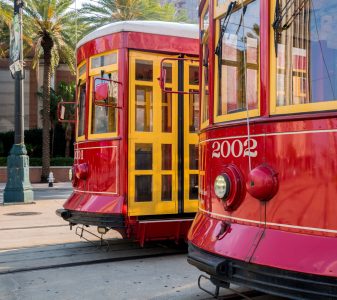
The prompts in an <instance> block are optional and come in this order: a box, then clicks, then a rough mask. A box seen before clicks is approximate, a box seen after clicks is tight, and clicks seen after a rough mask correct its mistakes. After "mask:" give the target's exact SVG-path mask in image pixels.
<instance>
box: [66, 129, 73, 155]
mask: <svg viewBox="0 0 337 300" xmlns="http://www.w3.org/2000/svg"><path fill="white" fill-rule="evenodd" d="M72 134H73V128H72V126H71V124H69V123H68V124H67V127H66V132H65V139H66V149H65V153H64V156H65V157H70V143H71V138H72Z"/></svg>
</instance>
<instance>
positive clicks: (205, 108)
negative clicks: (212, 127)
mask: <svg viewBox="0 0 337 300" xmlns="http://www.w3.org/2000/svg"><path fill="white" fill-rule="evenodd" d="M206 39H207V40H206V42H205V44H204V45H203V61H202V94H201V97H202V98H201V99H202V106H201V108H202V111H201V121H202V123H204V122H206V121H207V120H208V118H209V103H208V101H209V95H208V93H209V92H208V91H209V89H208V73H209V44H208V35H207V37H206Z"/></svg>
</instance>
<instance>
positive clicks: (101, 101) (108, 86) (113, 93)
mask: <svg viewBox="0 0 337 300" xmlns="http://www.w3.org/2000/svg"><path fill="white" fill-rule="evenodd" d="M109 75H110V76H109V78H95V79H94V80H95V82H94V87H95V89H94V95H93V102H94V105H97V106H103V107H112V108H119V109H121V108H122V107H119V106H117V103H118V101H117V100H118V85H119V84H121V82H119V81H116V80H113V79H111V74H109Z"/></svg>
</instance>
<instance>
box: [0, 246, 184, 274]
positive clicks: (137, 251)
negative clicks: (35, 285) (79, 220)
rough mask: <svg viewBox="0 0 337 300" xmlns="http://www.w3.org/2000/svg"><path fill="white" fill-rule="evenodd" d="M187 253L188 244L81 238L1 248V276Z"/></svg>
mask: <svg viewBox="0 0 337 300" xmlns="http://www.w3.org/2000/svg"><path fill="white" fill-rule="evenodd" d="M98 248H101V251H99V250H98ZM183 253H186V247H178V246H173V244H172V243H148V244H147V245H146V246H145V247H143V248H141V247H139V246H138V245H137V244H136V243H134V242H132V241H127V240H112V241H109V250H108V251H105V250H104V246H102V247H100V245H99V244H97V246H95V245H93V244H90V243H85V242H79V243H71V244H64V245H49V246H39V247H32V248H19V249H17V248H15V249H8V248H7V249H1V250H0V276H1V275H5V274H11V273H22V272H29V271H36V270H47V269H56V268H67V267H76V266H84V265H93V264H104V263H111V262H121V261H127V260H139V259H145V258H154V257H162V256H170V255H177V254H183Z"/></svg>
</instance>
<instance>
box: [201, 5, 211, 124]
mask: <svg viewBox="0 0 337 300" xmlns="http://www.w3.org/2000/svg"><path fill="white" fill-rule="evenodd" d="M209 1H215V0H207V1H206V2H205V5H204V8H203V10H202V13H201V15H200V20H201V21H200V29H201V30H202V31H203V30H204V28H205V27H204V17H205V15H206V14H207V13H208V16H209V19H210V16H211V14H210V7H209ZM205 40H208V47H209V45H210V44H209V43H210V40H211V39H210V20H209V21H208V27H207V30H206V31H204V34H203V37H202V40H201V41H200V44H201V49H202V59H204V52H205V51H204V45H205V44H204V42H205ZM208 55H211V53H209V54H208ZM200 59H201V58H200ZM200 63H201V74H200V75H199V78H200V84H201V89H200V108H199V109H200V120H199V123H200V129H204V128H206V127H207V126H209V117H210V115H209V113H210V111H209V104H210V97H209V73H210V69H209V68H210V66H208V119H207V120H205V121H204V122H203V119H204V109H203V108H204V104H205V103H204V101H205V98H204V93H205V91H206V89H205V78H204V76H203V74H204V68H205V67H204V66H203V64H202V61H201V60H200Z"/></svg>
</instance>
